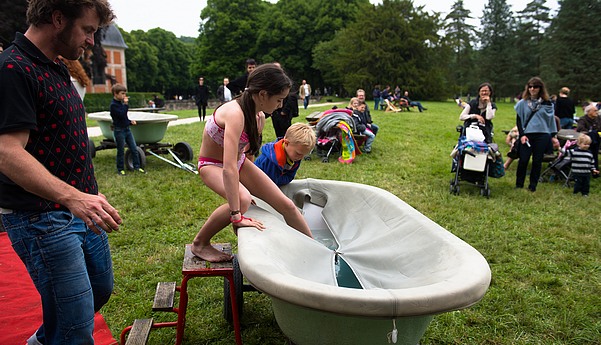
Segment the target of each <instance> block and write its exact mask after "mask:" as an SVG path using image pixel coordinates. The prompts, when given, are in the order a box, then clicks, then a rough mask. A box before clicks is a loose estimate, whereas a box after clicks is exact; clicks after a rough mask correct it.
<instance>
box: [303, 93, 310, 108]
mask: <svg viewBox="0 0 601 345" xmlns="http://www.w3.org/2000/svg"><path fill="white" fill-rule="evenodd" d="M310 99H311V96H305V99H304V100H303V106H304V107H305V109H307V107H308V106H309V100H310Z"/></svg>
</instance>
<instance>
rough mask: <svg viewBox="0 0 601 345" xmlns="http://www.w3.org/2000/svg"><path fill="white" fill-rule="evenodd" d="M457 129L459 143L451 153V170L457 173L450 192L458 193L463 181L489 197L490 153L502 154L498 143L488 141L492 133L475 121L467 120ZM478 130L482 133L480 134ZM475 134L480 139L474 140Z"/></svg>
mask: <svg viewBox="0 0 601 345" xmlns="http://www.w3.org/2000/svg"><path fill="white" fill-rule="evenodd" d="M456 129H457V132H459V133H460V134H459V140H458V143H457V145H456V146H455V148H454V149H453V152H452V153H451V157H452V158H453V165H452V168H451V172H454V173H455V177H454V178H452V179H451V182H450V192H451V194H455V195H458V194H459V190H460V187H459V186H460V184H461V183H462V182H463V183H464V184H468V185H472V186H475V187H478V188H480V195H482V196H485V197H487V198H488V197H490V187H489V185H488V176H489V173H490V171H489V170H490V165H491V161H492V160H491V159H490V158H489V155H492V156H493V157H495V158H496V157H497V156H498V155H500V152H499V151H498V149H497V148H496V144H490V143H488V142H487V141H486V140H490V139H489V138H491V136H492V133H487V129H486V127H485V126H484V125H480V124H478V123H475V122H472V123H468V122H466V123H465V124H464V125H459V126H457V128H456ZM468 131H469V132H470V133H469V134H468V133H467V132H468ZM477 131H480V132H481V133H480V134H479V135H478V133H477ZM474 136H476V137H478V138H477V139H478V140H474V139H473V137H474ZM468 138H470V139H471V140H468Z"/></svg>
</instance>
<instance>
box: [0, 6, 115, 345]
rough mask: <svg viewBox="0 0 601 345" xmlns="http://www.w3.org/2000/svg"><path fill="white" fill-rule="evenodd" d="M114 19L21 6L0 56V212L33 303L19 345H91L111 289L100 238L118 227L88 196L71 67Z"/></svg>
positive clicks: (101, 201)
mask: <svg viewBox="0 0 601 345" xmlns="http://www.w3.org/2000/svg"><path fill="white" fill-rule="evenodd" d="M113 18H114V14H113V12H112V10H111V8H110V5H109V3H108V2H107V0H30V1H29V4H28V9H27V23H28V25H29V28H28V29H27V31H26V32H25V34H20V33H17V35H16V38H15V41H14V42H13V44H12V45H11V46H9V47H7V48H6V50H5V51H4V53H2V54H1V55H0V212H1V215H2V217H1V219H2V223H3V224H4V226H5V228H6V231H7V233H8V237H9V238H10V240H11V242H12V244H13V248H14V249H15V251H16V252H17V254H18V255H19V256H20V258H21V260H23V262H24V263H25V265H26V266H27V270H28V271H29V272H30V275H31V278H32V280H33V282H34V284H35V286H36V288H37V290H38V292H39V293H40V296H41V299H42V310H43V324H42V326H41V327H40V328H39V329H38V331H37V332H36V333H35V334H34V335H32V337H31V338H30V339H28V340H27V343H28V344H93V342H94V340H93V337H92V332H93V329H94V313H95V311H97V310H99V309H100V307H102V306H103V305H104V304H105V303H106V302H107V301H108V300H109V297H110V295H111V292H112V289H113V269H112V261H111V254H110V250H109V246H108V238H107V234H106V233H107V232H111V231H113V230H117V229H118V228H119V224H121V218H120V216H119V213H118V212H117V210H115V208H113V207H112V206H111V205H110V204H109V203H108V201H107V200H106V198H105V197H104V195H102V194H99V193H98V185H97V183H96V179H95V177H94V167H93V165H92V160H91V157H90V155H89V151H88V147H87V145H88V135H87V129H86V124H85V111H84V107H83V102H82V100H81V98H80V97H79V94H78V93H77V91H76V89H75V87H74V86H73V84H72V83H71V81H70V78H69V72H68V70H67V68H66V66H65V65H64V64H63V63H62V62H61V61H60V60H59V59H58V56H59V55H61V56H63V57H64V58H67V59H70V60H76V59H77V58H78V57H79V56H81V54H82V53H83V52H84V49H85V48H86V47H87V46H91V45H93V44H94V33H95V32H96V31H97V30H98V28H99V27H100V26H104V25H107V24H109V23H110V22H111V21H112V20H113Z"/></svg>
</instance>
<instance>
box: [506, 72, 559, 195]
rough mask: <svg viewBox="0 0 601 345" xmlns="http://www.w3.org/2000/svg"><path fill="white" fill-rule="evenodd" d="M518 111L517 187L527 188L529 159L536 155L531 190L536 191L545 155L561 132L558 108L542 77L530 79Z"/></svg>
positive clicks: (531, 172) (516, 106)
mask: <svg viewBox="0 0 601 345" xmlns="http://www.w3.org/2000/svg"><path fill="white" fill-rule="evenodd" d="M515 111H516V113H517V117H516V126H517V127H518V131H519V137H518V141H517V143H518V145H519V149H518V152H519V162H518V169H517V172H516V179H515V187H516V188H524V182H525V180H526V172H527V170H528V163H529V162H530V156H532V167H531V170H530V184H529V185H528V190H529V191H531V192H534V191H536V186H537V184H538V179H539V177H540V174H541V170H542V164H543V157H544V155H545V152H546V151H547V149H548V148H549V144H550V143H551V138H552V137H553V136H555V134H557V123H556V121H555V110H554V107H553V103H551V100H550V98H549V93H548V92H547V89H546V87H545V83H544V82H543V81H542V79H540V78H539V77H533V78H530V80H528V83H526V86H525V87H524V92H523V94H522V99H521V100H520V101H519V102H518V103H517V104H516V105H515Z"/></svg>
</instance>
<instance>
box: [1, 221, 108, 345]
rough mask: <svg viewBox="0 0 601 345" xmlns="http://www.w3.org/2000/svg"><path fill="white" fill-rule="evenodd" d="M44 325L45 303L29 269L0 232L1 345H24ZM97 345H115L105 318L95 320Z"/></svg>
mask: <svg viewBox="0 0 601 345" xmlns="http://www.w3.org/2000/svg"><path fill="white" fill-rule="evenodd" d="M41 323H42V303H41V301H40V295H39V294H38V292H37V291H36V289H35V287H34V286H33V283H32V282H31V279H30V278H29V274H28V273H27V269H26V268H25V265H23V262H21V259H19V257H18V256H17V254H16V253H15V252H14V251H13V249H12V247H11V245H10V240H9V239H8V236H7V234H6V233H5V232H0V344H2V345H13V344H14V345H24V344H25V342H26V341H27V339H28V338H29V337H30V336H31V335H32V334H33V332H35V331H36V330H37V329H38V327H40V325H41ZM94 340H95V343H96V345H115V344H117V341H116V340H115V338H113V335H112V334H111V331H110V330H109V328H108V326H107V325H106V322H105V321H104V318H103V317H102V315H100V313H96V316H95V317H94Z"/></svg>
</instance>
